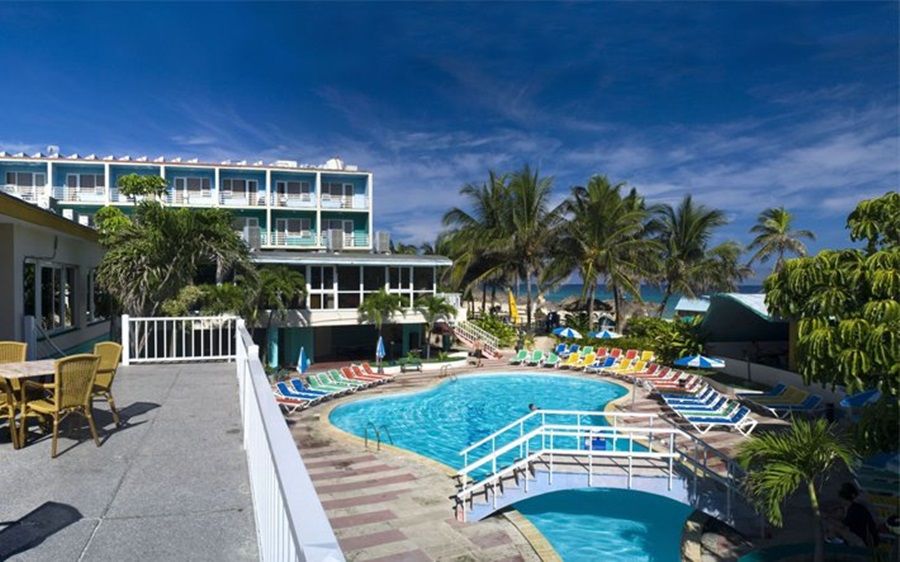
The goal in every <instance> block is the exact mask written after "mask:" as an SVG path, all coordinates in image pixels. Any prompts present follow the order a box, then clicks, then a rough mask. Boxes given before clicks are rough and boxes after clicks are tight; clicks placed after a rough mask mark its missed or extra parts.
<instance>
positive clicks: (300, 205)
mask: <svg viewBox="0 0 900 562" xmlns="http://www.w3.org/2000/svg"><path fill="white" fill-rule="evenodd" d="M272 206H273V207H281V208H286V209H315V208H316V198H315V197H314V196H313V194H312V193H292V194H287V193H273V194H272Z"/></svg>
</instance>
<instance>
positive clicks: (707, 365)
mask: <svg viewBox="0 0 900 562" xmlns="http://www.w3.org/2000/svg"><path fill="white" fill-rule="evenodd" d="M675 365H676V366H678V367H694V368H697V369H721V368H722V367H724V366H725V361H722V360H721V359H715V358H713V357H706V356H705V355H688V356H687V357H682V358H681V359H676V360H675Z"/></svg>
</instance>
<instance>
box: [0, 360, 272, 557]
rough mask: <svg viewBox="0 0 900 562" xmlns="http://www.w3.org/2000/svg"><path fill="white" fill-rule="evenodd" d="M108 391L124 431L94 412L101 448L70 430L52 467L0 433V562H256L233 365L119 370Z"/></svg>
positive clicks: (99, 410) (40, 452)
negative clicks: (1, 489) (0, 493)
mask: <svg viewBox="0 0 900 562" xmlns="http://www.w3.org/2000/svg"><path fill="white" fill-rule="evenodd" d="M113 392H114V394H115V397H116V404H117V405H118V406H119V408H120V411H121V415H122V420H123V422H125V426H124V427H122V428H118V429H117V428H116V427H115V426H114V424H113V421H112V416H111V415H110V414H109V410H108V408H107V406H106V404H105V403H104V402H98V403H97V404H96V406H95V410H94V411H95V414H94V416H95V420H96V421H97V423H98V426H101V427H99V428H98V430H99V432H100V438H101V442H102V446H101V447H100V448H97V447H96V446H94V444H93V442H92V441H91V440H90V435H89V433H88V431H87V429H86V427H85V428H84V429H73V430H72V431H71V432H70V434H69V435H68V436H67V435H66V432H63V433H62V437H61V439H60V447H59V449H60V455H59V456H58V457H57V458H56V459H51V458H50V437H49V436H41V435H40V434H39V433H38V432H37V431H33V432H32V434H31V437H30V441H29V444H28V446H27V447H25V448H24V449H20V450H14V449H13V447H12V445H11V444H10V443H9V433H8V431H7V429H6V426H5V424H4V426H3V427H2V428H0V481H2V482H3V483H4V485H5V487H4V492H3V496H2V500H0V560H4V559H7V558H9V559H11V560H47V561H51V560H52V561H67V560H73V561H75V560H99V561H106V560H256V559H258V554H257V544H256V530H255V526H254V520H253V507H252V504H251V498H250V490H249V483H248V479H247V461H246V457H245V455H244V451H243V448H242V446H241V439H242V436H241V421H240V415H239V412H238V392H237V380H236V378H235V375H234V365H233V364H226V363H218V364H216V363H211V364H190V365H188V364H182V365H153V366H132V367H123V368H120V370H119V373H118V375H117V377H116V381H115V384H114V386H113ZM73 422H74V423H73ZM80 425H81V422H80V421H79V418H78V417H77V416H72V417H71V419H69V420H66V422H64V424H63V427H64V428H66V427H76V428H77V427H79V426H80ZM78 439H80V440H81V442H80V443H79V442H78Z"/></svg>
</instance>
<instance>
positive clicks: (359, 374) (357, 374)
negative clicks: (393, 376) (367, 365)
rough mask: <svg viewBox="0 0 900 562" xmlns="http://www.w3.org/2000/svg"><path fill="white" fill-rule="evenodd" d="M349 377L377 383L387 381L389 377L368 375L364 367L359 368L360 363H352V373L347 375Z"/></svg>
mask: <svg viewBox="0 0 900 562" xmlns="http://www.w3.org/2000/svg"><path fill="white" fill-rule="evenodd" d="M347 377H349V378H351V379H354V380H358V381H362V382H371V383H375V384H381V383H385V382H387V379H384V378H381V377H378V376H372V375H367V374H366V373H365V372H364V371H363V370H362V369H360V368H359V366H358V365H350V373H349V374H348V375H347Z"/></svg>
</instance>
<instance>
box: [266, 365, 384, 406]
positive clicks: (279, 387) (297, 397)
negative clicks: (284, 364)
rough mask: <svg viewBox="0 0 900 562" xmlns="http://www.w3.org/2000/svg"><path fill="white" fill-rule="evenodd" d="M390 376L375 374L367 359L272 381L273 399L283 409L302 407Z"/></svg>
mask: <svg viewBox="0 0 900 562" xmlns="http://www.w3.org/2000/svg"><path fill="white" fill-rule="evenodd" d="M392 380H394V375H386V374H379V373H377V372H375V371H374V370H373V369H372V366H371V365H369V364H368V363H363V364H361V365H349V366H347V367H342V368H341V369H331V370H330V371H327V372H322V373H313V374H309V375H301V374H300V373H298V374H297V376H295V377H293V378H290V379H288V380H283V381H279V382H277V383H275V386H274V387H273V388H272V392H273V393H274V395H275V401H276V402H278V404H279V406H281V407H282V408H283V409H284V410H285V412H287V413H288V414H293V413H294V412H297V411H300V410H304V409H306V408H308V407H310V406H312V405H314V404H318V403H320V402H322V401H324V400H328V399H330V398H334V397H335V396H343V395H345V394H350V393H353V392H356V391H358V390H362V389H365V388H369V387H371V386H375V385H379V384H384V383H386V382H390V381H392Z"/></svg>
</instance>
